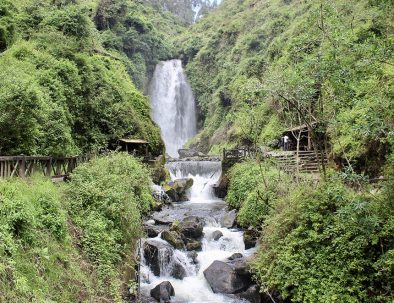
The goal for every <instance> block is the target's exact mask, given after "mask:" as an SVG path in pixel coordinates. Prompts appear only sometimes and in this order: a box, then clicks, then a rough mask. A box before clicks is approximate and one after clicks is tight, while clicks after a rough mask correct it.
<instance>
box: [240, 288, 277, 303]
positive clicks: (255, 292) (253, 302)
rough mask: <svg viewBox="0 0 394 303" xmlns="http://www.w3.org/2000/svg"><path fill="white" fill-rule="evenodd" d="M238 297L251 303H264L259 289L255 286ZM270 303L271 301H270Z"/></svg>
mask: <svg viewBox="0 0 394 303" xmlns="http://www.w3.org/2000/svg"><path fill="white" fill-rule="evenodd" d="M237 296H238V297H240V298H242V299H246V300H248V302H250V303H263V301H262V296H261V294H260V289H259V287H258V286H257V285H256V284H254V285H252V286H250V287H249V288H248V289H247V290H245V291H243V292H241V293H239V294H237ZM268 302H270V301H268Z"/></svg>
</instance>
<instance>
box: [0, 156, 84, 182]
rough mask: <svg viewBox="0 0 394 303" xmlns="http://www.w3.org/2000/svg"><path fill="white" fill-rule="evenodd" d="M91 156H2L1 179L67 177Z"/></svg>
mask: <svg viewBox="0 0 394 303" xmlns="http://www.w3.org/2000/svg"><path fill="white" fill-rule="evenodd" d="M88 160H89V156H74V157H59V158H58V157H45V156H11V157H8V156H7V157H4V156H0V178H8V177H20V178H24V177H29V176H31V175H32V174H34V173H42V174H43V175H44V176H48V177H61V176H67V175H69V174H70V173H72V172H73V170H74V169H75V168H76V167H77V166H78V164H80V163H82V162H86V161H88Z"/></svg>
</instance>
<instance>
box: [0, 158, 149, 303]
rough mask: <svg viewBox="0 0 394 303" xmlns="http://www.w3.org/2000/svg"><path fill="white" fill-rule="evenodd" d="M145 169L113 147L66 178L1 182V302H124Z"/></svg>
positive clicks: (145, 198)
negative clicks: (56, 182)
mask: <svg viewBox="0 0 394 303" xmlns="http://www.w3.org/2000/svg"><path fill="white" fill-rule="evenodd" d="M148 175H149V172H148V170H147V169H146V168H145V167H143V166H142V165H141V164H140V163H139V162H138V161H137V160H135V159H134V158H132V157H130V156H129V155H124V154H112V155H109V156H108V157H103V158H98V159H96V160H92V161H91V162H89V163H86V164H83V165H81V166H79V167H78V169H77V170H76V171H75V173H74V174H73V176H72V181H71V182H70V183H69V184H66V185H61V186H56V185H53V184H52V182H50V181H49V180H44V179H39V178H34V179H32V180H27V181H21V180H15V179H10V180H3V181H0V301H1V302H21V303H23V302H64V303H66V302H121V301H122V297H121V295H122V293H124V292H125V291H126V290H127V288H128V287H132V286H133V283H132V281H133V277H132V274H133V267H134V265H135V263H134V262H135V259H134V256H133V252H134V248H135V246H136V242H137V240H138V239H139V237H140V236H141V234H142V225H141V223H140V222H141V216H142V214H143V213H146V212H147V211H148V210H149V209H150V206H151V204H152V197H151V195H150V179H149V177H147V176H148Z"/></svg>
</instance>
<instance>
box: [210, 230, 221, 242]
mask: <svg viewBox="0 0 394 303" xmlns="http://www.w3.org/2000/svg"><path fill="white" fill-rule="evenodd" d="M221 237H223V233H222V232H221V231H220V230H215V231H214V232H213V233H212V238H213V239H214V240H215V241H218V240H219V239H220V238H221Z"/></svg>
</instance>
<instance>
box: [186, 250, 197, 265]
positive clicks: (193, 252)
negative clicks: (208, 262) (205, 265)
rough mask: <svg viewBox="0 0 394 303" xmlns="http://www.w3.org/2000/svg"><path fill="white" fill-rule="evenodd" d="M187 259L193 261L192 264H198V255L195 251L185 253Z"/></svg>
mask: <svg viewBox="0 0 394 303" xmlns="http://www.w3.org/2000/svg"><path fill="white" fill-rule="evenodd" d="M187 257H188V258H190V259H192V261H193V263H194V264H197V263H198V261H197V257H198V253H197V252H196V251H195V250H193V251H189V252H188V253H187Z"/></svg>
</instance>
